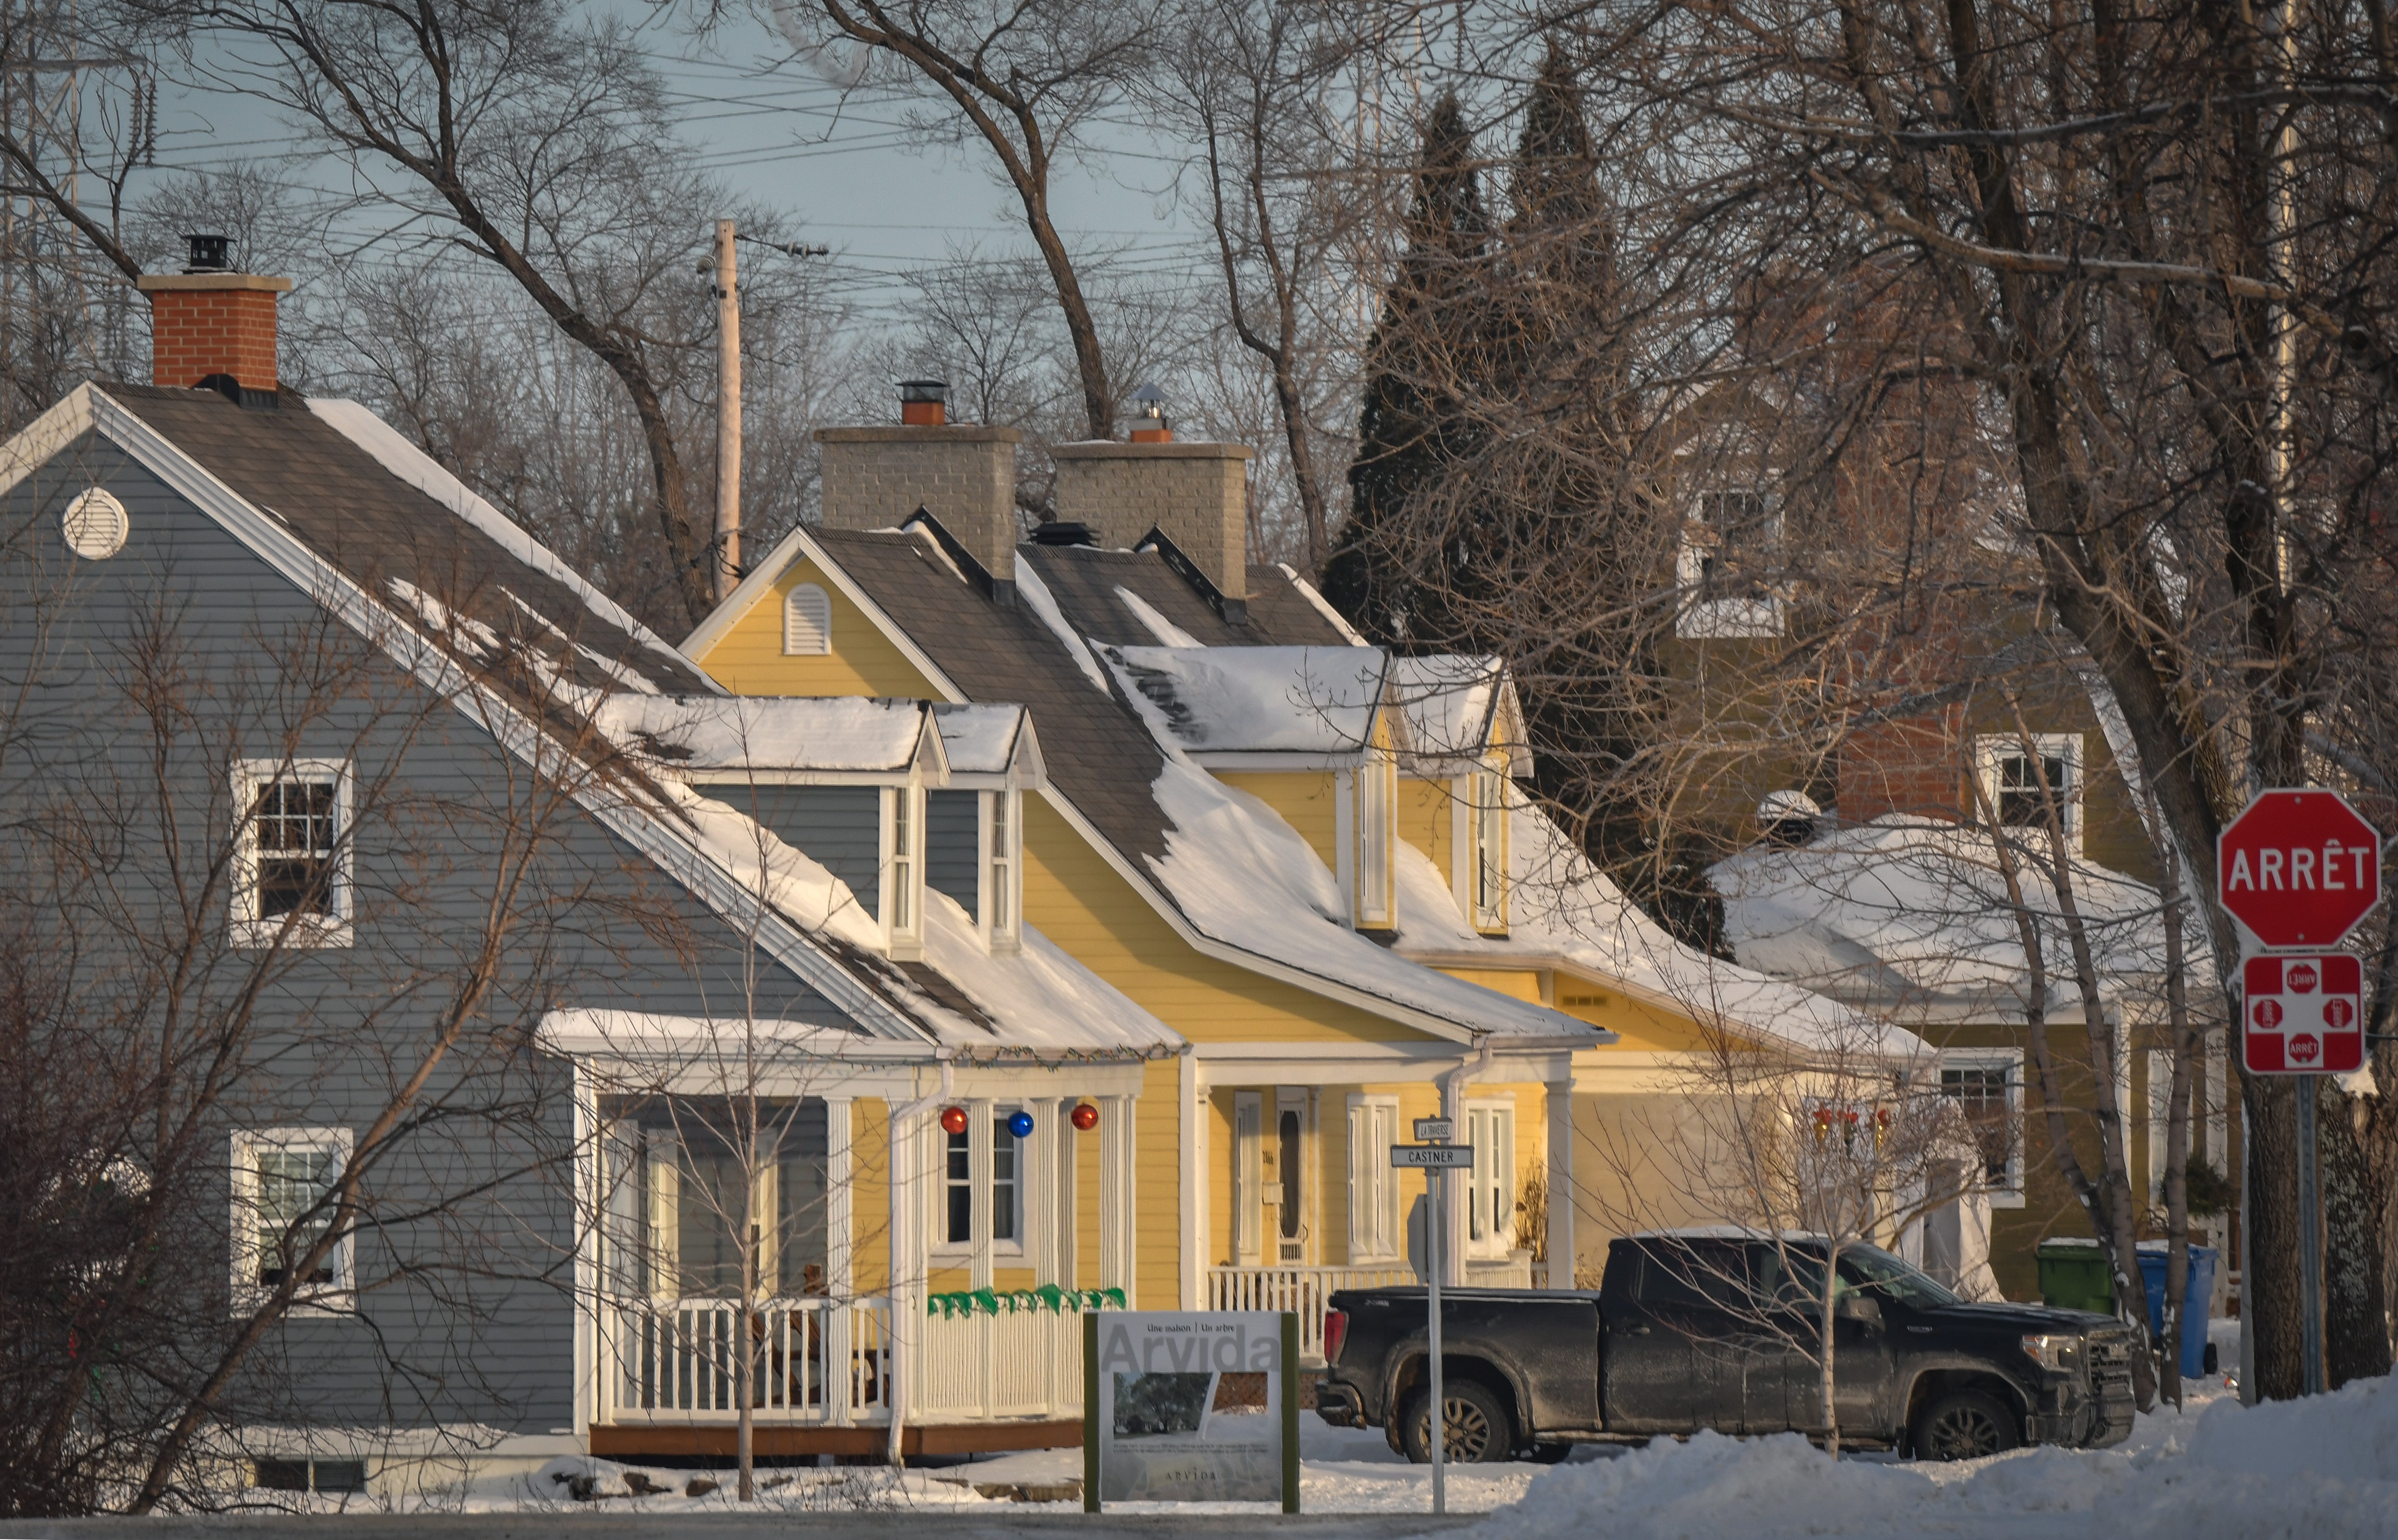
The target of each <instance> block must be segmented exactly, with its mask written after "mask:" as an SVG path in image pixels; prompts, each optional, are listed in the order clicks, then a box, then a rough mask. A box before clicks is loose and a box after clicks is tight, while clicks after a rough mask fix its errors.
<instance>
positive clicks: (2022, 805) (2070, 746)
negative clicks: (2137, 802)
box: [1974, 732, 2081, 852]
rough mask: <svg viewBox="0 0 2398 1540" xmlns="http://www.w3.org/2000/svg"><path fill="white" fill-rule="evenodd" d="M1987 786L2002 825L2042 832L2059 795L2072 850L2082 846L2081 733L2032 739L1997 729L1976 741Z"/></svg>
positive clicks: (2045, 734)
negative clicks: (2051, 806) (2052, 803)
mask: <svg viewBox="0 0 2398 1540" xmlns="http://www.w3.org/2000/svg"><path fill="white" fill-rule="evenodd" d="M1974 757H1975V758H1976V759H1977V760H1978V761H1979V763H1978V765H1977V767H1976V768H1977V769H1978V770H1979V771H1980V773H1981V777H1982V790H1983V792H1984V793H1985V794H1986V795H1987V797H1989V799H1990V810H1991V811H1992V812H1993V813H1995V814H1996V815H1997V818H1998V823H1999V826H2000V827H2001V828H2004V829H2020V830H2025V831H2028V832H2032V833H2036V834H2039V835H2041V836H2045V835H2046V834H2047V832H2048V808H2049V806H2050V799H2052V798H2054V803H2055V806H2056V809H2057V811H2058V813H2059V815H2060V817H2061V819H2062V821H2063V824H2064V826H2065V843H2066V848H2067V849H2068V850H2073V851H2076V852H2079V851H2080V850H2081V734H2080V733H2078V732H2043V733H2036V734H2034V735H2033V736H2032V737H2031V738H2030V740H2029V741H2028V742H2027V741H2026V740H2025V739H2024V738H2023V737H2022V736H2021V735H2020V734H2017V733H1992V734H1989V735H1987V736H1985V737H1982V738H1979V739H1976V740H1975V741H1974Z"/></svg>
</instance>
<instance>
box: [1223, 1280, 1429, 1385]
mask: <svg viewBox="0 0 2398 1540" xmlns="http://www.w3.org/2000/svg"><path fill="white" fill-rule="evenodd" d="M1415 1281H1416V1270H1415V1269H1414V1268H1413V1267H1410V1266H1408V1265H1407V1264H1406V1263H1404V1262H1393V1263H1386V1264H1383V1265H1380V1266H1372V1267H1210V1268H1208V1269H1207V1308H1209V1309H1210V1310H1294V1311H1297V1312H1298V1314H1299V1359H1300V1362H1301V1363H1303V1364H1307V1365H1310V1366H1312V1367H1321V1366H1322V1364H1323V1362H1324V1308H1325V1302H1326V1301H1327V1299H1329V1298H1330V1297H1331V1295H1332V1293H1333V1292H1334V1291H1336V1290H1340V1289H1382V1288H1388V1287H1390V1286H1391V1285H1393V1284H1400V1283H1413V1282H1415Z"/></svg>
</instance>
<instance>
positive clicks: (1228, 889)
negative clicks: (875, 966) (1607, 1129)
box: [1111, 649, 1612, 1044]
mask: <svg viewBox="0 0 2398 1540" xmlns="http://www.w3.org/2000/svg"><path fill="white" fill-rule="evenodd" d="M1111 650H1112V649H1111ZM1128 650H1129V649H1128ZM1228 650H1229V649H1228ZM1241 650H1245V651H1257V650H1260V649H1241ZM1271 650H1276V651H1283V650H1288V651H1298V650H1299V649H1271ZM1113 666H1115V667H1116V668H1117V670H1118V671H1119V673H1120V674H1127V675H1128V674H1129V673H1130V667H1129V665H1128V664H1125V663H1115V664H1114V665H1113ZM1142 704H1143V710H1144V714H1145V715H1146V716H1147V718H1148V720H1149V723H1150V727H1151V730H1152V734H1153V735H1154V736H1156V738H1157V739H1158V741H1159V742H1160V743H1161V744H1162V745H1164V746H1165V750H1166V753H1165V764H1164V765H1163V766H1162V767H1161V768H1160V770H1158V775H1157V780H1156V781H1155V783H1153V786H1152V791H1153V795H1154V796H1155V797H1156V798H1157V805H1158V806H1159V807H1160V808H1162V809H1164V810H1165V812H1166V814H1167V816H1168V817H1169V818H1170V819H1171V820H1172V827H1171V828H1170V829H1169V830H1168V832H1167V834H1166V848H1165V855H1164V856H1163V857H1152V859H1151V860H1150V862H1149V866H1150V869H1151V871H1152V873H1154V874H1155V875H1156V877H1157V879H1158V880H1159V881H1160V882H1161V883H1163V884H1164V885H1165V890H1166V891H1167V892H1168V893H1170V894H1172V895H1173V897H1174V901H1175V902H1176V904H1179V906H1180V907H1181V909H1182V912H1183V913H1184V914H1186V915H1188V916H1190V917H1191V918H1192V920H1193V921H1195V922H1196V923H1197V924H1198V925H1199V927H1200V928H1201V929H1202V930H1204V931H1206V932H1207V933H1208V934H1209V935H1212V936H1215V937H1216V938H1218V939H1219V940H1221V941H1226V942H1230V943H1232V944H1234V945H1236V946H1240V947H1242V948H1244V949H1245V950H1247V951H1251V952H1255V953H1257V954H1259V955H1260V956H1263V957H1278V958H1281V959H1283V960H1286V961H1289V962H1294V963H1297V964H1299V965H1300V966H1302V967H1304V968H1306V969H1307V970H1308V971H1311V972H1314V973H1316V974H1318V975H1320V976H1323V977H1325V978H1329V979H1336V980H1339V981H1340V982H1341V983H1343V984H1349V985H1351V986H1352V987H1354V988H1356V989H1360V990H1363V991H1365V992H1367V993H1368V994H1371V995H1374V996H1377V997H1379V998H1383V999H1387V1000H1390V1001H1393V1002H1394V1003H1396V1004H1401V1005H1406V1006H1409V1007H1412V1008H1414V1009H1416V1010H1420V1011H1428V1012H1431V1013H1432V1014H1435V1015H1437V1016H1440V1017H1443V1018H1445V1019H1447V1020H1449V1021H1453V1022H1458V1023H1460V1024H1471V1025H1473V1026H1474V1027H1475V1028H1477V1029H1478V1030H1482V1031H1487V1032H1490V1033H1493V1034H1495V1035H1499V1036H1502V1037H1515V1036H1529V1037H1542V1038H1560V1037H1562V1038H1578V1039H1580V1040H1582V1041H1583V1042H1586V1043H1593V1044H1596V1043H1599V1042H1604V1041H1607V1040H1608V1039H1609V1038H1611V1037H1612V1034H1610V1033H1606V1032H1603V1031H1601V1030H1600V1029H1598V1028H1596V1027H1594V1026H1592V1025H1591V1024H1589V1023H1587V1022H1584V1021H1583V1020H1581V1019H1580V1018H1579V1017H1575V1016H1570V1015H1568V1014H1566V1013H1565V1012H1564V1011H1554V1010H1551V1009H1550V1008H1548V1007H1547V1006H1543V1005H1536V1004H1533V1003H1531V1002H1529V1001H1525V1000H1518V999H1516V998H1513V997H1510V996H1506V995H1502V994H1499V993H1498V992H1497V991H1495V990H1489V989H1485V988H1483V987H1482V986H1481V985H1479V984H1468V983H1465V982H1464V981H1462V980H1460V979H1455V978H1451V977H1450V976H1449V975H1448V974H1447V973H1443V972H1441V971H1438V970H1437V969H1433V968H1427V967H1424V966H1423V965H1421V963H1417V962H1414V961H1412V960H1410V959H1408V957H1404V956H1401V955H1399V954H1397V953H1395V952H1394V951H1393V950H1392V949H1390V948H1387V947H1384V946H1382V945H1381V944H1377V943H1375V942H1373V941H1371V940H1368V939H1367V937H1365V936H1362V935H1359V934H1358V933H1357V932H1356V931H1354V930H1352V929H1350V927H1349V924H1348V921H1347V919H1346V915H1347V913H1348V905H1347V904H1345V903H1344V902H1342V898H1341V893H1340V879H1339V878H1338V877H1335V876H1334V874H1333V872H1332V871H1331V869H1330V868H1329V867H1327V866H1326V865H1325V864H1324V862H1323V859H1322V858H1321V857H1319V856H1318V855H1317V854H1316V853H1315V849H1314V846H1312V845H1310V844H1308V842H1307V841H1306V840H1305V839H1304V838H1303V837H1300V834H1299V832H1298V831H1297V830H1296V829H1293V828H1292V827H1291V826H1290V824H1287V822H1285V821H1284V820H1283V818H1282V817H1281V816H1280V815H1279V814H1277V813H1275V812H1274V811H1273V810H1272V809H1271V808H1268V807H1267V806H1266V805H1265V804H1264V803H1263V802H1260V800H1258V798H1256V797H1253V796H1251V795H1250V794H1248V793H1247V792H1245V791H1241V790H1239V789H1237V788H1235V787H1233V786H1228V785H1226V784H1225V783H1223V782H1221V781H1219V780H1217V779H1216V777H1215V776H1213V775H1211V774H1209V773H1208V772H1207V771H1206V770H1204V769H1202V768H1201V767H1200V766H1199V765H1198V764H1197V763H1195V762H1194V761H1193V760H1192V758H1191V757H1189V756H1188V755H1186V754H1184V753H1182V752H1181V751H1180V750H1179V748H1177V747H1176V746H1174V744H1173V743H1172V738H1173V736H1174V735H1173V733H1172V730H1171V729H1170V728H1169V727H1168V726H1167V724H1166V720H1165V713H1164V712H1163V711H1162V710H1161V709H1160V708H1158V707H1156V706H1154V705H1150V704H1147V703H1142ZM1399 848H1400V850H1403V851H1408V852H1410V853H1412V847H1409V846H1408V844H1407V843H1406V842H1405V841H1404V840H1402V841H1400V842H1399ZM1418 859H1419V860H1421V859H1422V858H1421V857H1420V856H1419V857H1418ZM1426 865H1427V866H1429V863H1426ZM1405 904H1406V899H1405V898H1404V897H1403V898H1402V900H1401V905H1402V911H1403V912H1404V908H1405ZM1440 905H1441V907H1442V908H1443V909H1445V910H1447V911H1448V912H1449V913H1451V914H1454V913H1455V912H1456V905H1455V904H1452V903H1451V902H1450V900H1449V898H1448V890H1447V889H1446V888H1443V889H1441V890H1440Z"/></svg>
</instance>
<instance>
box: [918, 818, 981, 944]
mask: <svg viewBox="0 0 2398 1540" xmlns="http://www.w3.org/2000/svg"><path fill="white" fill-rule="evenodd" d="M981 824H982V797H981V794H980V793H978V792H970V791H935V792H926V793H925V794H924V885H925V886H926V887H928V888H930V889H932V890H933V891H935V892H936V893H947V894H949V895H950V897H951V898H953V899H956V900H957V901H958V906H959V907H960V908H962V909H963V910H965V912H966V914H967V916H968V917H970V918H972V919H974V920H976V921H977V923H979V922H980V920H981V919H982V915H981V913H980V911H979V910H977V908H976V906H975V898H976V892H977V890H978V889H979V888H980V886H981V883H980V881H979V878H980V877H981V870H980V868H981V865H982V863H981V861H980V860H979V859H978V858H977V855H976V847H977V844H978V843H979V842H980V840H981V837H982V829H981Z"/></svg>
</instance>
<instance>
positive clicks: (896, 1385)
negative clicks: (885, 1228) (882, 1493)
mask: <svg viewBox="0 0 2398 1540" xmlns="http://www.w3.org/2000/svg"><path fill="white" fill-rule="evenodd" d="M907 1105H909V1104H907V1103H904V1102H901V1101H899V1100H897V1099H896V1097H895V1098H893V1099H892V1101H891V1103H890V1106H891V1109H892V1114H893V1117H892V1122H891V1294H890V1299H891V1337H890V1360H889V1366H890V1375H889V1380H888V1383H887V1384H886V1385H885V1386H884V1390H883V1394H884V1398H885V1404H886V1405H887V1406H888V1407H889V1408H890V1411H891V1425H890V1437H889V1440H888V1446H887V1451H886V1453H887V1455H888V1457H889V1458H890V1459H891V1460H892V1461H893V1462H895V1463H896V1461H897V1460H898V1457H899V1444H900V1434H901V1431H902V1428H903V1426H904V1425H905V1424H906V1421H907V1415H908V1400H909V1387H910V1386H911V1385H912V1383H913V1380H914V1376H915V1373H916V1366H915V1361H914V1359H915V1350H916V1347H917V1345H918V1344H919V1343H920V1342H921V1341H922V1340H923V1327H924V1246H925V1240H926V1237H927V1231H928V1225H929V1224H930V1217H929V1216H930V1215H931V1213H932V1204H931V1198H930V1193H931V1188H932V1177H933V1169H932V1158H933V1141H932V1139H931V1138H930V1136H929V1131H930V1130H931V1129H933V1128H934V1127H936V1124H935V1123H934V1121H933V1118H934V1113H933V1111H932V1109H931V1108H930V1107H929V1106H926V1107H920V1108H919V1109H918V1110H917V1112H916V1113H915V1115H914V1116H913V1117H909V1118H905V1119H902V1118H899V1117H898V1113H899V1111H900V1110H901V1109H902V1108H903V1107H905V1106H907Z"/></svg>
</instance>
